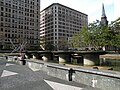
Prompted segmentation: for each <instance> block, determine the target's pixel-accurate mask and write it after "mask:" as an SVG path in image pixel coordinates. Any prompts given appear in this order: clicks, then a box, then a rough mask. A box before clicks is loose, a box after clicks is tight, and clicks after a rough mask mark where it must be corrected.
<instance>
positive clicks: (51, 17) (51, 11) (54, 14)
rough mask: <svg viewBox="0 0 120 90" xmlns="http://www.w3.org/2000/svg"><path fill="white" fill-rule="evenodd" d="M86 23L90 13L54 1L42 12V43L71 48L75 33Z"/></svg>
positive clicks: (58, 48) (59, 48)
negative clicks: (70, 44) (70, 43)
mask: <svg viewBox="0 0 120 90" xmlns="http://www.w3.org/2000/svg"><path fill="white" fill-rule="evenodd" d="M86 25H88V15H86V14H84V13H82V12H79V11H77V10H74V9H72V8H70V7H67V6H64V5H61V4H59V3H53V4H52V5H50V6H48V7H46V8H45V9H44V10H42V11H41V12H40V41H41V45H43V46H44V45H46V44H49V45H53V46H54V47H55V48H56V49H57V50H61V49H65V48H69V41H70V40H71V37H72V36H73V34H74V33H77V32H79V31H80V30H81V28H82V27H83V26H86ZM49 45H48V46H49Z"/></svg>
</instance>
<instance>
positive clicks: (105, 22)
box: [101, 4, 108, 26]
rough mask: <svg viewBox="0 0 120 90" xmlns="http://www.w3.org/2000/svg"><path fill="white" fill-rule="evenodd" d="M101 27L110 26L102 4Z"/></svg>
mask: <svg viewBox="0 0 120 90" xmlns="http://www.w3.org/2000/svg"><path fill="white" fill-rule="evenodd" d="M101 25H104V26H107V25H108V21H107V17H106V14H105V8H104V4H102V17H101Z"/></svg>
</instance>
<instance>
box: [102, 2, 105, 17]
mask: <svg viewBox="0 0 120 90" xmlns="http://www.w3.org/2000/svg"><path fill="white" fill-rule="evenodd" d="M102 17H106V14H105V8H104V4H102Z"/></svg>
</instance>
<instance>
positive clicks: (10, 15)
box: [0, 0, 40, 49]
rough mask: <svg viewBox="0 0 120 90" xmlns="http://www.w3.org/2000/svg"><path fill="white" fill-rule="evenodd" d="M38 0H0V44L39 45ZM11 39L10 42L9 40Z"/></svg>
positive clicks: (5, 46)
mask: <svg viewBox="0 0 120 90" xmlns="http://www.w3.org/2000/svg"><path fill="white" fill-rule="evenodd" d="M39 23H40V0H0V44H1V45H0V46H1V48H2V49H9V48H13V46H12V44H11V42H13V44H15V45H16V46H17V45H19V44H22V43H27V48H34V47H35V48H36V47H37V46H38V45H39V30H40V25H39ZM10 41H11V42H10Z"/></svg>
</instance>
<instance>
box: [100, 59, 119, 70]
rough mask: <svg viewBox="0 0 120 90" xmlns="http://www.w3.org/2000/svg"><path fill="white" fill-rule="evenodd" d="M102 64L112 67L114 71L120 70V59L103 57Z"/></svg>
mask: <svg viewBox="0 0 120 90" xmlns="http://www.w3.org/2000/svg"><path fill="white" fill-rule="evenodd" d="M100 65H101V66H108V67H112V68H113V70H114V71H120V59H107V58H101V59H100Z"/></svg>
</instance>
